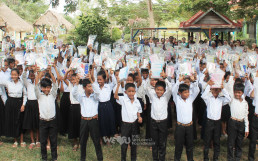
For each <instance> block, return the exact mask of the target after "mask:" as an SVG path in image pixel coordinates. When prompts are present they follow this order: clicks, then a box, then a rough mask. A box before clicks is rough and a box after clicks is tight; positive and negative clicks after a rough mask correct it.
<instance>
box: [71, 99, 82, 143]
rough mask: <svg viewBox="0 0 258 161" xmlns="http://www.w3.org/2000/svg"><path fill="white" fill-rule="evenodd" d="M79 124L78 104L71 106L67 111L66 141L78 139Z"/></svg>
mask: <svg viewBox="0 0 258 161" xmlns="http://www.w3.org/2000/svg"><path fill="white" fill-rule="evenodd" d="M80 124H81V106H80V104H71V106H70V111H69V128H68V139H76V138H79V137H80Z"/></svg>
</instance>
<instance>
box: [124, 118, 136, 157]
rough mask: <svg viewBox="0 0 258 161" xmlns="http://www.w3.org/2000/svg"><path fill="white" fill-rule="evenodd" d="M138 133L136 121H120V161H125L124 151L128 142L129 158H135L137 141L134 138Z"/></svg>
mask: <svg viewBox="0 0 258 161" xmlns="http://www.w3.org/2000/svg"><path fill="white" fill-rule="evenodd" d="M137 135H138V123H137V121H135V122H133V123H126V122H122V128H121V137H122V139H123V140H124V142H123V143H122V145H121V161H126V152H127V148H128V144H129V143H130V146H131V160H132V161H136V158H137V153H136V149H137V143H136V141H135V139H137Z"/></svg>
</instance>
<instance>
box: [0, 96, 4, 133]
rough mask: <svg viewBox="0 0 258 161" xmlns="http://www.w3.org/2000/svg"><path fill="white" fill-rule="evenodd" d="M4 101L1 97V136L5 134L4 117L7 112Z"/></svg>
mask: <svg viewBox="0 0 258 161" xmlns="http://www.w3.org/2000/svg"><path fill="white" fill-rule="evenodd" d="M4 108H5V107H4V103H3V101H2V99H1V98H0V136H4V126H5V124H4V121H5V120H4V119H5V113H4Z"/></svg>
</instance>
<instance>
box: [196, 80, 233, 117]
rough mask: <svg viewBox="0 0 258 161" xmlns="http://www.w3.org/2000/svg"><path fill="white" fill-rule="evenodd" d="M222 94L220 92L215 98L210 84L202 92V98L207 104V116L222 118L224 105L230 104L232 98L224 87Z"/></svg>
mask: <svg viewBox="0 0 258 161" xmlns="http://www.w3.org/2000/svg"><path fill="white" fill-rule="evenodd" d="M222 94H223V96H221V93H220V94H219V96H218V97H217V98H215V97H214V96H213V95H212V93H211V92H210V86H209V85H208V86H207V87H206V89H205V91H204V93H203V94H202V96H201V97H202V99H203V100H204V102H205V103H206V105H207V118H208V119H211V120H219V119H220V118H221V109H222V106H224V105H226V104H228V103H229V102H230V101H231V98H230V96H229V94H228V92H227V90H226V89H225V88H224V89H222Z"/></svg>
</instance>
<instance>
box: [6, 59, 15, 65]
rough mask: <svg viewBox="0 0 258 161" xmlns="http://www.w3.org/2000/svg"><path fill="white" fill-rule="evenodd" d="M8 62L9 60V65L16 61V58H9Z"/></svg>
mask: <svg viewBox="0 0 258 161" xmlns="http://www.w3.org/2000/svg"><path fill="white" fill-rule="evenodd" d="M7 62H8V65H10V64H11V63H15V59H14V58H8V59H7Z"/></svg>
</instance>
